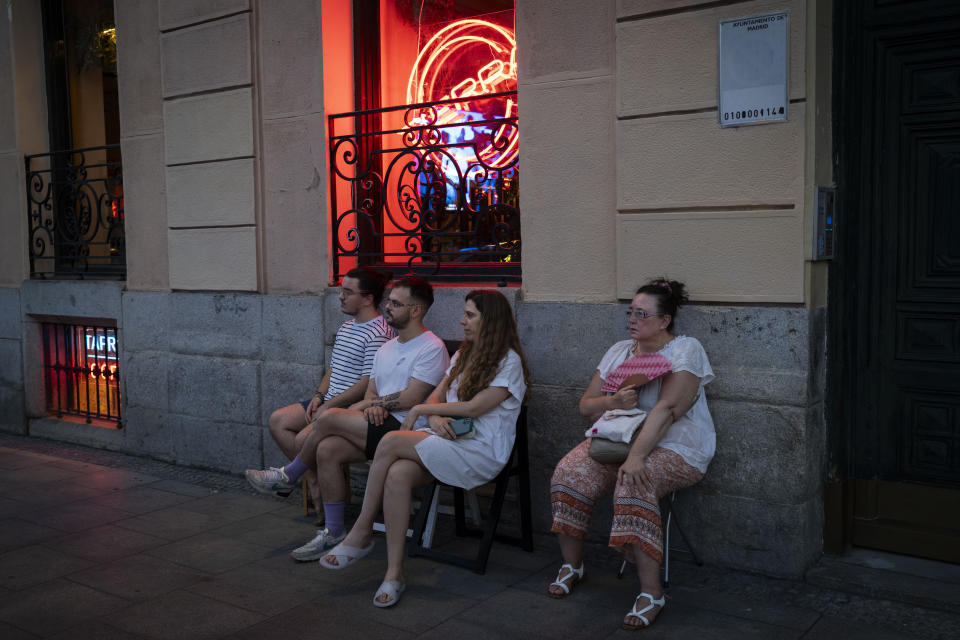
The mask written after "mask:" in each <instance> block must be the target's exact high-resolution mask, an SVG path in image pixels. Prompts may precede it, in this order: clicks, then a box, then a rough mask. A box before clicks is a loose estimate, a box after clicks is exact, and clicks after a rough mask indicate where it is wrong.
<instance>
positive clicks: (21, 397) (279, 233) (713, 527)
mask: <svg viewBox="0 0 960 640" xmlns="http://www.w3.org/2000/svg"><path fill="white" fill-rule="evenodd" d="M7 8H8V10H7V11H6V12H2V15H0V185H3V193H4V194H6V195H5V196H4V198H3V199H2V200H0V228H2V229H3V230H4V233H3V234H2V236H0V244H2V246H0V287H2V300H3V305H4V309H3V322H2V323H0V329H2V335H0V346H2V348H3V349H4V351H3V353H5V354H8V356H9V358H8V357H7V356H5V357H4V364H3V367H2V368H3V372H2V377H3V382H4V386H3V387H2V394H3V395H2V407H3V411H4V416H3V419H2V423H3V429H4V430H7V431H11V432H15V433H30V434H32V435H40V436H45V437H54V438H59V439H65V440H71V441H77V442H84V443H88V444H95V445H97V446H104V447H108V448H113V449H119V450H125V451H132V452H136V453H141V454H144V455H152V456H156V457H159V458H163V459H170V460H175V461H178V462H180V463H183V464H193V465H200V466H205V467H212V468H219V469H224V470H229V471H233V472H236V471H239V470H241V469H243V468H245V467H246V466H257V465H259V464H262V463H264V462H267V463H269V462H275V461H276V460H277V459H278V452H277V451H276V450H275V448H273V446H272V443H270V441H269V437H268V436H267V435H266V430H265V424H266V422H265V416H267V415H269V412H270V410H272V409H273V408H276V407H277V406H281V404H286V403H288V402H292V401H295V400H298V399H299V394H302V393H303V390H305V389H309V388H310V386H311V385H313V384H315V379H316V378H317V377H318V376H319V375H320V374H322V370H323V355H324V351H325V350H326V351H328V350H329V344H330V343H331V342H332V335H333V333H334V332H335V330H336V327H337V325H338V324H339V322H340V317H339V314H338V312H337V310H336V306H335V304H334V303H335V297H334V293H335V290H334V289H331V288H330V287H329V285H328V283H329V281H330V279H331V278H330V271H329V256H328V253H329V250H330V249H329V245H330V240H329V238H328V226H329V225H328V218H327V215H326V211H327V186H326V181H327V179H326V176H327V175H328V173H327V164H326V163H327V153H326V138H325V136H326V120H325V118H326V115H328V107H327V106H325V100H326V101H327V103H329V102H330V101H331V100H332V98H331V97H330V96H326V97H325V95H324V78H325V77H333V76H334V75H335V74H337V73H338V72H339V71H342V70H338V68H337V67H336V66H335V65H334V64H332V63H331V61H330V58H331V57H332V56H327V60H326V64H325V55H324V34H325V33H326V32H327V30H328V29H331V28H332V25H334V24H336V23H337V21H338V20H339V21H342V20H344V15H345V14H344V11H346V10H347V8H348V3H344V2H330V1H324V2H321V1H320V0H196V1H195V0H123V1H122V2H116V4H115V12H116V22H117V40H118V76H119V96H120V129H121V146H122V156H123V171H124V199H125V211H126V243H127V277H126V281H125V282H123V283H120V284H117V283H109V282H108V283H103V282H72V281H43V282H40V281H31V280H30V278H29V266H28V253H27V229H26V226H27V222H26V216H25V211H26V198H27V195H26V193H25V188H24V183H25V181H24V170H23V157H24V155H27V154H31V153H40V152H45V151H47V150H48V149H47V142H46V133H45V132H46V121H45V114H44V104H45V97H44V88H43V85H42V82H40V81H38V78H41V77H42V73H41V72H40V69H39V68H38V65H42V60H43V56H42V51H39V50H38V47H39V46H40V45H39V44H38V43H40V42H41V39H40V38H39V37H38V36H37V34H38V29H40V15H39V11H40V9H39V3H38V2H34V1H33V0H9V1H8V2H7ZM779 11H786V12H788V14H789V73H788V77H789V83H788V92H789V112H788V118H787V120H786V121H785V122H777V123H769V124H761V125H755V126H744V127H735V128H721V127H720V125H719V124H718V121H717V58H718V53H717V51H718V46H717V33H718V24H719V22H721V21H723V20H728V19H732V18H738V17H747V16H755V15H763V14H768V13H773V12H779ZM832 11H833V7H832V3H831V2H830V1H829V0H784V1H782V2H770V1H767V0H756V1H744V2H734V3H714V2H697V1H694V0H689V1H685V0H616V1H615V0H600V1H597V2H578V1H574V0H569V1H568V0H517V1H516V35H517V43H518V44H517V47H518V63H519V74H518V76H519V81H518V83H519V87H518V91H519V105H520V106H519V109H520V114H521V115H520V136H521V167H522V172H523V183H522V188H521V200H522V203H523V204H522V228H521V233H522V241H523V249H524V250H523V261H522V284H521V285H520V286H519V287H518V288H510V289H508V292H509V293H510V296H511V299H512V300H513V302H514V305H515V308H516V309H517V316H518V320H519V322H520V327H521V332H522V338H523V340H524V344H525V346H526V347H527V348H528V351H529V354H530V358H531V365H532V369H533V376H534V382H535V384H534V387H533V392H532V396H531V422H530V430H531V448H532V451H531V456H532V458H533V460H532V462H533V464H534V468H535V478H534V490H535V494H534V503H535V505H536V509H537V525H538V528H540V529H541V530H545V529H546V528H547V526H548V505H547V490H548V484H549V474H550V471H551V469H552V466H553V465H554V464H555V463H556V461H557V460H558V459H559V457H560V456H561V455H562V454H563V452H565V451H566V450H567V449H569V448H570V447H571V446H572V445H573V444H574V443H575V442H576V441H577V439H578V437H579V434H580V433H582V430H583V425H582V424H581V422H580V419H579V418H578V416H577V415H576V408H575V407H576V401H577V399H578V398H579V394H580V393H582V389H583V387H584V386H585V385H586V383H587V381H588V380H589V377H590V375H591V371H592V370H593V367H594V366H595V364H596V362H597V361H598V360H599V358H600V356H601V355H602V353H603V350H604V349H605V348H606V347H607V346H608V345H609V344H610V343H612V342H613V341H614V340H617V339H621V338H622V337H623V336H624V335H625V329H624V327H623V326H622V322H621V320H622V317H621V316H622V312H623V309H624V306H625V303H626V301H628V300H629V298H630V297H631V296H632V292H633V290H634V289H635V288H636V287H637V286H638V284H640V283H641V281H643V280H645V279H646V278H648V277H652V276H657V275H660V274H667V275H669V276H670V277H671V278H675V279H679V280H682V281H684V282H686V283H687V284H688V286H689V289H690V292H691V298H692V300H691V305H690V306H689V308H687V309H685V310H684V312H682V314H681V317H680V320H679V325H680V329H681V331H682V332H684V333H688V334H690V335H694V336H696V337H698V338H699V339H700V340H701V341H702V342H703V343H704V345H705V346H706V348H707V351H708V353H709V354H710V356H711V360H712V362H713V365H714V368H715V369H716V373H717V382H716V383H715V384H714V385H711V387H709V388H708V397H709V398H710V402H711V408H712V410H713V413H714V415H715V418H716V422H717V430H718V453H717V457H716V459H715V461H714V463H713V465H712V466H711V470H710V473H708V475H707V477H706V479H705V481H704V482H703V483H702V484H701V485H700V486H698V487H697V488H694V489H692V490H690V491H688V492H686V494H685V495H684V496H683V497H682V499H681V506H680V508H681V510H682V513H683V518H684V522H685V524H686V525H687V527H688V528H689V529H690V531H689V532H688V533H690V535H691V539H692V541H693V542H694V544H695V545H697V546H698V547H699V549H698V550H699V551H700V552H701V554H702V555H703V556H705V558H706V559H707V560H708V561H714V562H720V563H723V564H726V565H730V566H737V567H743V568H748V569H754V570H759V571H764V572H767V573H771V574H778V575H799V574H800V573H802V572H803V571H804V570H805V569H806V568H807V567H809V566H810V565H811V564H812V563H813V562H814V561H815V560H816V558H817V557H818V556H819V554H820V553H821V550H822V530H823V524H824V522H823V487H824V481H825V479H826V426H825V419H824V408H823V402H824V393H825V380H824V375H823V357H824V352H825V336H826V330H825V320H824V318H825V314H824V309H823V307H824V306H825V304H826V293H827V292H826V269H827V267H826V266H825V264H826V263H822V262H815V261H813V260H812V259H811V256H812V238H813V218H814V189H815V187H816V186H826V187H829V186H831V185H832V184H833V176H832V172H831V162H830V158H831V152H832V149H831V140H832V132H831V96H830V91H831V64H832V62H831V48H832V42H833V40H832V38H833V36H832V34H831V24H832ZM325 21H326V27H325ZM462 295H463V289H457V288H444V289H442V290H441V291H440V296H439V300H438V303H437V305H436V307H435V308H434V310H433V311H432V312H431V314H430V316H428V324H429V325H431V326H432V327H434V328H435V330H436V331H437V332H438V333H440V334H441V335H442V336H443V337H445V338H456V337H458V328H457V325H456V319H457V318H458V315H459V311H458V307H459V304H460V300H462ZM70 299H74V302H73V303H72V304H71V303H69V302H67V300H70ZM41 316H44V317H46V316H71V317H91V318H112V319H115V320H116V321H117V327H118V329H119V333H120V336H121V338H120V341H121V349H122V352H121V361H122V369H123V371H124V378H123V385H124V387H123V397H124V409H125V423H126V426H125V428H124V429H123V430H122V431H114V430H104V429H99V428H97V427H90V426H80V425H75V424H73V423H63V422H62V421H56V420H51V419H49V418H46V417H44V416H45V409H44V407H43V405H42V392H41V389H42V376H40V374H39V365H38V364H37V362H36V361H37V357H38V349H39V347H38V343H37V337H36V328H35V318H36V317H41ZM305 345H308V346H306V347H305ZM317 345H319V346H317ZM191 376H196V377H195V378H192V379H191ZM184 379H187V380H190V381H189V382H184ZM205 402H209V404H210V405H211V406H210V407H207V408H205V407H203V405H204V403H205ZM194 405H196V406H194ZM18 411H19V413H18ZM595 529H596V540H597V541H600V540H602V537H601V536H602V527H601V526H599V525H597V526H596V527H595Z"/></svg>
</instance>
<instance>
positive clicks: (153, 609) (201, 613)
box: [103, 591, 317, 640]
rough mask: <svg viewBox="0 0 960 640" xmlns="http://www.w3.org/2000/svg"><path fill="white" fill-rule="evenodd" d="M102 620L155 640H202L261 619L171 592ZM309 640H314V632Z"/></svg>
mask: <svg viewBox="0 0 960 640" xmlns="http://www.w3.org/2000/svg"><path fill="white" fill-rule="evenodd" d="M103 620H104V622H106V623H108V624H110V625H112V626H115V627H118V628H120V629H122V630H124V631H129V632H131V633H137V634H140V635H142V636H144V637H145V638H153V639H155V640H205V639H207V638H220V637H222V636H225V635H228V634H233V633H236V632H237V631H240V630H241V629H246V628H247V627H249V626H251V625H254V624H256V623H258V622H260V621H262V620H263V616H262V615H260V614H258V613H254V612H252V611H247V610H245V609H240V608H237V607H233V606H230V605H228V604H224V603H222V602H218V601H216V600H211V599H210V598H206V597H204V596H201V595H198V594H195V593H188V592H186V591H173V592H170V593H167V594H164V595H162V596H160V597H158V598H154V599H152V600H149V601H147V602H141V603H138V604H135V605H132V606H130V607H128V608H126V609H124V610H122V611H118V612H117V613H114V614H111V615H108V616H106V617H104V619H103ZM261 637H262V636H261ZM312 637H314V638H316V637H317V636H316V632H315V631H314V634H313V636H312Z"/></svg>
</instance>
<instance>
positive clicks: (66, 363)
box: [41, 322, 123, 429]
mask: <svg viewBox="0 0 960 640" xmlns="http://www.w3.org/2000/svg"><path fill="white" fill-rule="evenodd" d="M41 327H42V331H43V370H44V375H45V379H46V405H47V411H48V412H49V413H50V414H52V415H55V416H56V417H58V418H61V417H63V416H64V415H68V416H78V417H81V418H84V419H85V421H86V422H87V424H91V423H93V421H94V420H98V421H104V422H108V423H112V424H114V425H116V427H117V428H118V429H122V428H123V421H122V419H121V415H120V359H119V357H118V353H119V342H118V340H117V329H116V327H106V326H96V325H90V324H69V323H59V322H44V323H41Z"/></svg>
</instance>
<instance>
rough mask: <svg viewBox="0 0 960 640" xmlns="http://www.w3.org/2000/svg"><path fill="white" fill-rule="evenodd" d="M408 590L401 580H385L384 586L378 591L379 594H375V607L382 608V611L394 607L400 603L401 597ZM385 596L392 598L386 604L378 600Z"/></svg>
mask: <svg viewBox="0 0 960 640" xmlns="http://www.w3.org/2000/svg"><path fill="white" fill-rule="evenodd" d="M406 590H407V585H405V584H404V583H403V582H401V581H400V580H385V581H384V582H383V584H381V585H380V588H379V589H377V592H376V593H375V594H373V606H375V607H380V608H381V609H383V608H385V607H392V606H393V605H395V604H397V603H398V602H400V595H401V594H403V592H404V591H406ZM384 594H386V595H388V596H390V599H389V600H387V601H386V602H381V601H380V600H379V599H378V598H379V597H380V596H382V595H384Z"/></svg>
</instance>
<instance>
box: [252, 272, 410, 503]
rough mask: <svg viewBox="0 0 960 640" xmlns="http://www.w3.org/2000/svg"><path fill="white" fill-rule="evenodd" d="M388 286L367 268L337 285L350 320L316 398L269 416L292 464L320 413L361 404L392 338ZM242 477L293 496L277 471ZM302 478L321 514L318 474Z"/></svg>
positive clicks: (266, 490)
mask: <svg viewBox="0 0 960 640" xmlns="http://www.w3.org/2000/svg"><path fill="white" fill-rule="evenodd" d="M389 281H390V274H383V273H378V272H376V271H374V270H372V269H368V268H366V267H360V268H357V269H351V270H350V271H349V272H347V274H346V275H345V276H344V278H343V282H342V283H341V285H340V295H339V299H340V311H342V312H343V313H345V314H346V315H348V316H352V318H351V319H350V320H347V321H346V322H344V323H343V324H342V325H341V326H340V329H338V330H337V337H336V339H335V340H334V343H333V353H332V354H331V356H330V366H329V367H327V371H326V373H325V374H324V376H323V380H321V381H320V386H319V387H317V392H316V394H314V396H313V398H312V399H310V400H302V401H300V402H296V403H294V404H291V405H287V406H285V407H282V408H280V409H277V410H276V411H274V412H273V413H272V414H270V420H269V423H268V424H269V427H270V435H271V436H272V437H273V439H274V441H275V442H276V443H277V446H278V447H280V450H281V451H283V453H284V455H286V456H287V458H288V459H290V460H295V459H296V456H297V454H298V453H299V452H300V449H301V446H302V445H303V442H304V440H305V439H306V436H307V435H308V434H309V433H310V431H311V429H312V427H313V425H312V423H313V421H314V420H315V419H316V418H317V417H318V416H320V415H321V414H322V413H323V412H324V411H326V410H328V409H331V408H336V407H349V406H350V405H351V404H354V403H355V402H358V401H359V400H361V399H363V397H364V394H365V393H366V391H367V383H368V381H369V379H370V372H371V371H372V370H373V359H374V356H375V355H376V353H377V351H379V350H380V347H382V346H383V345H384V343H386V342H387V340H389V339H390V338H393V337H394V336H395V335H396V332H395V331H394V330H393V328H392V327H390V326H389V325H388V324H387V321H386V319H385V318H384V317H383V316H381V315H380V311H379V308H380V301H381V300H382V299H383V292H384V289H385V288H386V285H387V283H388V282H389ZM311 456H312V454H311ZM246 475H247V480H248V481H249V482H250V484H251V485H252V486H253V487H254V488H255V489H256V490H257V491H260V492H261V493H272V494H274V495H278V496H281V497H286V496H288V495H290V492H291V491H293V486H292V485H290V484H288V483H286V482H281V483H277V482H275V480H277V478H276V477H274V476H279V475H280V474H278V473H276V470H273V469H268V470H266V471H259V470H253V469H250V470H248V471H247V474H246ZM305 477H306V478H307V484H308V485H309V486H310V493H311V495H312V498H313V502H314V504H315V506H316V508H317V513H318V514H321V513H323V510H322V505H321V502H320V491H319V485H318V484H317V480H316V475H315V474H314V472H313V471H312V470H311V471H307V472H306V476H305ZM280 479H281V480H282V479H283V478H280Z"/></svg>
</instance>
